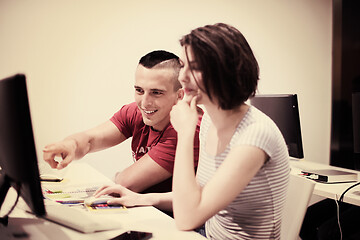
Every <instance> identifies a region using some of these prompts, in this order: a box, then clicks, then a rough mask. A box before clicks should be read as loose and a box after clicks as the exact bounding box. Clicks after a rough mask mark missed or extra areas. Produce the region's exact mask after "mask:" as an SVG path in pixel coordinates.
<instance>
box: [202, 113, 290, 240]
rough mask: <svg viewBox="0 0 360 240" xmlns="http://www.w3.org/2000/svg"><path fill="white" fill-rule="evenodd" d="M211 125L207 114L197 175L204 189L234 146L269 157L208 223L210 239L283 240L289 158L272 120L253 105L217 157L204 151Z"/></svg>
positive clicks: (207, 232)
mask: <svg viewBox="0 0 360 240" xmlns="http://www.w3.org/2000/svg"><path fill="white" fill-rule="evenodd" d="M210 124H211V119H210V117H209V116H208V115H207V113H204V116H203V118H202V121H201V127H200V135H199V138H200V156H199V166H198V170H197V176H196V177H197V181H198V182H199V184H200V185H201V186H204V185H205V184H206V183H207V182H208V181H209V180H210V179H211V178H212V176H213V175H214V174H215V172H216V170H217V168H218V167H219V166H220V165H221V163H222V162H223V161H224V160H225V158H226V156H227V155H228V153H229V152H230V151H231V149H232V148H233V147H235V146H238V145H252V146H256V147H258V148H260V149H262V150H264V151H265V152H266V153H267V155H268V156H269V157H270V158H269V160H268V161H267V162H266V163H264V165H263V166H262V168H261V169H260V170H259V171H258V173H257V174H256V175H255V176H254V178H253V179H252V180H251V181H250V183H249V184H248V186H247V187H246V188H245V189H244V190H243V191H242V192H241V193H240V194H239V195H238V196H237V197H236V198H235V199H234V200H233V201H232V202H231V203H230V204H229V205H228V206H227V207H226V208H225V209H223V210H221V211H220V212H218V213H217V214H216V215H215V216H213V217H212V218H210V219H209V220H208V221H207V222H206V225H205V227H206V235H207V238H209V239H221V240H224V239H280V227H281V212H282V208H283V204H284V200H285V195H286V189H287V184H288V179H289V173H290V168H289V155H288V151H287V147H286V144H285V141H284V138H283V136H282V135H281V132H280V130H279V129H278V128H277V126H276V125H275V123H274V122H273V121H272V120H271V119H270V118H269V117H267V116H266V115H265V114H263V113H262V112H261V111H259V110H258V109H256V108H255V107H253V106H250V108H249V110H248V112H247V113H246V115H245V117H244V118H243V120H242V121H241V122H240V124H239V125H238V127H237V129H236V131H235V133H234V135H233V136H232V139H231V141H230V143H229V144H228V146H227V147H226V149H225V151H224V152H223V153H221V154H219V155H217V156H215V157H214V156H211V155H209V154H207V153H206V152H205V151H204V149H205V148H204V146H205V141H204V140H205V139H206V135H207V132H208V129H209V126H210ZM219 195H221V192H219Z"/></svg>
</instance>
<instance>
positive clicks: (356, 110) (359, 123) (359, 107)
mask: <svg viewBox="0 0 360 240" xmlns="http://www.w3.org/2000/svg"><path fill="white" fill-rule="evenodd" d="M352 116H353V135H354V136H353V137H354V153H357V154H359V153H360V92H355V93H353V94H352Z"/></svg>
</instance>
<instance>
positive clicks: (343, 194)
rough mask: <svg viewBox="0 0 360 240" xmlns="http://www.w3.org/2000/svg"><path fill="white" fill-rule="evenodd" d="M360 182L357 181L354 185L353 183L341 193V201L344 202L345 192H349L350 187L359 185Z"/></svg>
mask: <svg viewBox="0 0 360 240" xmlns="http://www.w3.org/2000/svg"><path fill="white" fill-rule="evenodd" d="M359 184H360V182H357V183H355V184H354V185H351V186H350V187H348V188H347V189H346V190H345V191H344V192H343V193H342V194H341V196H340V198H339V201H340V202H343V200H344V196H345V193H347V192H348V191H349V190H350V189H352V188H353V187H356V186H357V185H359Z"/></svg>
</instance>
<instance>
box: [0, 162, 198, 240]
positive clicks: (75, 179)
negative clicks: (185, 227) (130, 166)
mask: <svg viewBox="0 0 360 240" xmlns="http://www.w3.org/2000/svg"><path fill="white" fill-rule="evenodd" d="M67 168H68V169H66V170H65V173H64V181H67V182H65V183H66V184H69V185H70V184H76V185H79V186H85V185H87V186H89V187H92V186H98V185H99V184H100V185H101V184H106V183H111V180H110V179H108V178H107V177H105V176H104V175H103V174H101V173H100V172H98V171H97V170H96V169H95V168H93V167H91V166H90V165H89V164H86V163H84V162H81V161H75V162H73V163H71V164H70V165H69V166H68V167H67ZM52 184H56V183H52ZM48 186H49V185H48ZM15 197H16V193H15V190H12V191H10V192H9V194H8V196H7V198H6V200H5V202H4V205H3V208H2V209H1V210H2V214H3V212H5V211H6V207H10V206H8V205H11V204H12V203H13V201H14V199H15ZM6 205H7V206H6ZM4 206H5V207H4ZM25 210H26V204H25V203H24V202H23V200H22V199H20V200H19V203H18V205H17V207H16V208H15V209H14V211H13V212H12V214H11V215H10V221H9V223H10V224H9V225H10V226H12V223H13V224H14V226H15V227H17V228H19V226H20V228H22V229H25V230H26V232H31V233H33V236H36V237H34V238H30V239H62V240H64V239H76V240H81V239H86V240H88V239H90V240H91V239H94V240H95V239H96V240H98V239H111V238H114V237H116V236H118V235H119V234H121V233H124V232H127V231H129V230H137V231H148V232H152V233H153V238H151V239H154V240H156V239H160V240H161V239H164V240H169V239H192V240H193V239H195V240H196V239H199V240H201V239H205V238H204V237H202V236H201V235H200V234H198V233H196V232H194V231H180V230H178V229H177V228H176V226H175V221H174V219H173V218H171V217H169V216H168V215H166V214H164V213H163V212H161V211H159V210H158V209H156V208H155V207H151V206H147V207H134V208H128V209H127V211H126V212H117V213H94V214H95V215H96V214H111V218H113V219H114V220H116V221H118V222H120V224H121V228H120V229H117V230H110V231H103V232H96V233H90V234H84V233H81V232H78V231H76V230H72V229H70V228H67V227H64V226H61V225H59V224H56V223H53V222H49V221H47V220H44V219H38V218H36V217H35V216H34V215H32V214H30V213H28V212H26V211H25ZM14 226H12V227H14ZM5 231H6V229H5V228H1V227H0V239H4V240H5V239H6V237H4V234H5ZM11 239H12V238H11ZM22 239H28V238H22Z"/></svg>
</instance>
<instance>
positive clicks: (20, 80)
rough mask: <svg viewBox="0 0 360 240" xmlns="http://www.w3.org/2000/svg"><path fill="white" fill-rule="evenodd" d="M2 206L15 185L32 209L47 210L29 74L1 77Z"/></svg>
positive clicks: (0, 147) (39, 211) (41, 214)
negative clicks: (37, 154) (31, 102)
mask: <svg viewBox="0 0 360 240" xmlns="http://www.w3.org/2000/svg"><path fill="white" fill-rule="evenodd" d="M0 167H1V172H0V207H1V205H2V203H3V202H4V199H5V197H6V194H7V192H8V189H9V187H11V186H12V187H14V188H15V189H16V190H17V192H18V193H20V196H21V197H22V198H23V199H24V201H25V202H26V203H27V205H28V206H29V207H30V209H31V211H32V212H33V213H34V214H36V215H38V216H43V215H44V214H45V207H44V200H43V195H42V190H41V185H40V178H39V169H38V163H37V157H36V149H35V142H34V136H33V129H32V123H31V116H30V109H29V101H28V94H27V87H26V78H25V75H22V74H17V75H15V76H12V77H8V78H5V79H2V80H0Z"/></svg>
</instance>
